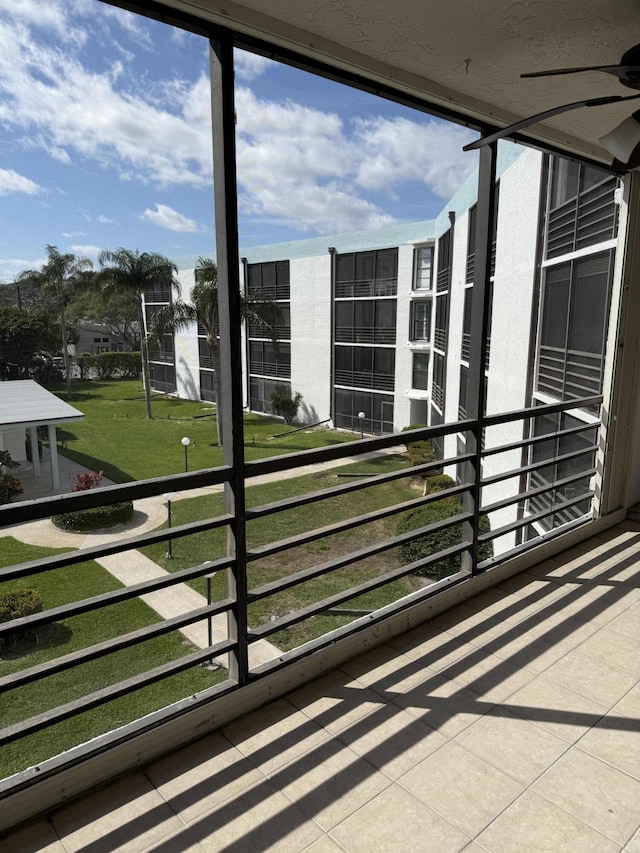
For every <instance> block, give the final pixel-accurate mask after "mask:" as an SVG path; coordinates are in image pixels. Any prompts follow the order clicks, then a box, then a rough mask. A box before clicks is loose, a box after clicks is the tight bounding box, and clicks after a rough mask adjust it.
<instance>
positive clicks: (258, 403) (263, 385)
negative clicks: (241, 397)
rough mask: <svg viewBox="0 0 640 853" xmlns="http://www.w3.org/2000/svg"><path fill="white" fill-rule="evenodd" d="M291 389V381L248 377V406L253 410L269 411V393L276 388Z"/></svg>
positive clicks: (268, 412) (276, 389)
mask: <svg viewBox="0 0 640 853" xmlns="http://www.w3.org/2000/svg"><path fill="white" fill-rule="evenodd" d="M281 389H282V390H287V391H289V392H290V391H291V383H290V382H286V381H284V382H283V381H282V380H280V379H261V378H258V377H256V376H251V377H250V379H249V408H250V409H251V410H252V411H254V412H265V413H267V414H270V413H271V395H272V394H273V392H274V391H278V390H281Z"/></svg>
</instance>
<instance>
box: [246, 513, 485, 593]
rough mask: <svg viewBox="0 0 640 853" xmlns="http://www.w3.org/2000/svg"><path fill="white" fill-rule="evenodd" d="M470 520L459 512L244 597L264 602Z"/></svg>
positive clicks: (257, 588)
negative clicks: (420, 537) (281, 593)
mask: <svg viewBox="0 0 640 853" xmlns="http://www.w3.org/2000/svg"><path fill="white" fill-rule="evenodd" d="M472 517H473V516H472V513H468V512H461V513H458V514H456V515H454V516H451V517H449V518H446V519H444V520H442V521H437V522H433V524H427V525H426V526H425V527H417V528H415V529H414V530H409V531H408V532H407V533H400V534H399V535H397V536H393V537H391V539H386V540H384V542H378V543H376V544H375V545H373V546H369V547H367V548H361V549H360V550H359V551H352V552H351V553H349V554H343V555H342V556H341V557H336V558H335V559H333V560H328V561H327V562H326V563H320V564H319V565H316V566H312V567H311V568H309V569H302V570H301V571H299V572H295V573H294V574H291V575H287V576H286V577H284V578H280V579H278V580H275V581H270V582H269V583H265V584H262V585H261V586H257V587H254V588H253V589H251V590H249V592H248V594H247V602H248V603H249V604H251V603H252V602H254V601H260V600H261V599H263V598H268V597H269V596H270V595H274V594H275V593H277V592H282V591H284V590H287V589H290V588H291V587H294V586H299V585H300V584H302V583H306V582H307V581H310V580H314V579H315V578H319V577H322V575H326V574H329V572H333V571H336V570H337V569H342V568H344V567H345V566H348V565H351V564H352V563H359V562H360V560H365V559H366V558H367V557H374V556H376V555H377V554H382V553H384V552H385V551H390V550H391V549H392V548H397V547H398V546H399V545H403V544H404V543H405V542H410V541H411V540H412V539H416V538H417V537H418V536H425V535H427V534H429V533H435V532H437V531H439V530H446V529H447V528H448V527H453V525H454V524H460V523H462V522H463V521H469V520H470V519H471V518H472Z"/></svg>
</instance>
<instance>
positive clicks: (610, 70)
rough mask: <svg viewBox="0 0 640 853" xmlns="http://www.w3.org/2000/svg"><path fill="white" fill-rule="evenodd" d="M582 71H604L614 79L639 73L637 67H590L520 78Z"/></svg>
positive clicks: (531, 73) (539, 72)
mask: <svg viewBox="0 0 640 853" xmlns="http://www.w3.org/2000/svg"><path fill="white" fill-rule="evenodd" d="M582 71H604V72H605V73H606V74H613V75H614V76H616V77H626V76H627V74H630V73H635V74H638V73H640V67H639V66H637V65H592V66H587V67H586V68H556V69H555V70H553V71H531V72H530V73H529V74H521V75H520V77H553V76H554V75H556V74H579V73H580V72H582Z"/></svg>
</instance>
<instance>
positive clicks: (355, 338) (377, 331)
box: [335, 326, 396, 344]
mask: <svg viewBox="0 0 640 853" xmlns="http://www.w3.org/2000/svg"><path fill="white" fill-rule="evenodd" d="M335 339H336V342H337V343H340V344H395V342H396V330H395V328H392V329H384V328H371V327H366V326H357V327H353V326H336V330H335Z"/></svg>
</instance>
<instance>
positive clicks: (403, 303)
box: [393, 245, 427, 431]
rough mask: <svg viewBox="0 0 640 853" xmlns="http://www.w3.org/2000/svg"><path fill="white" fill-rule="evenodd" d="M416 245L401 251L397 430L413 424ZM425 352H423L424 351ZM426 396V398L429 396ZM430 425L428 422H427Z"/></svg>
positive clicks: (394, 405) (399, 271)
mask: <svg viewBox="0 0 640 853" xmlns="http://www.w3.org/2000/svg"><path fill="white" fill-rule="evenodd" d="M413 255H414V246H413V245H410V246H400V247H399V249H398V296H397V308H396V375H395V394H394V397H393V428H394V430H396V431H398V430H401V429H402V428H403V427H406V426H409V424H410V423H411V399H410V393H411V379H412V370H413V353H412V349H411V346H410V341H409V338H410V323H411V299H412V294H413V290H412V288H413ZM420 351H421V350H420ZM426 396H427V395H426V393H425V397H426ZM425 423H426V422H425Z"/></svg>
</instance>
